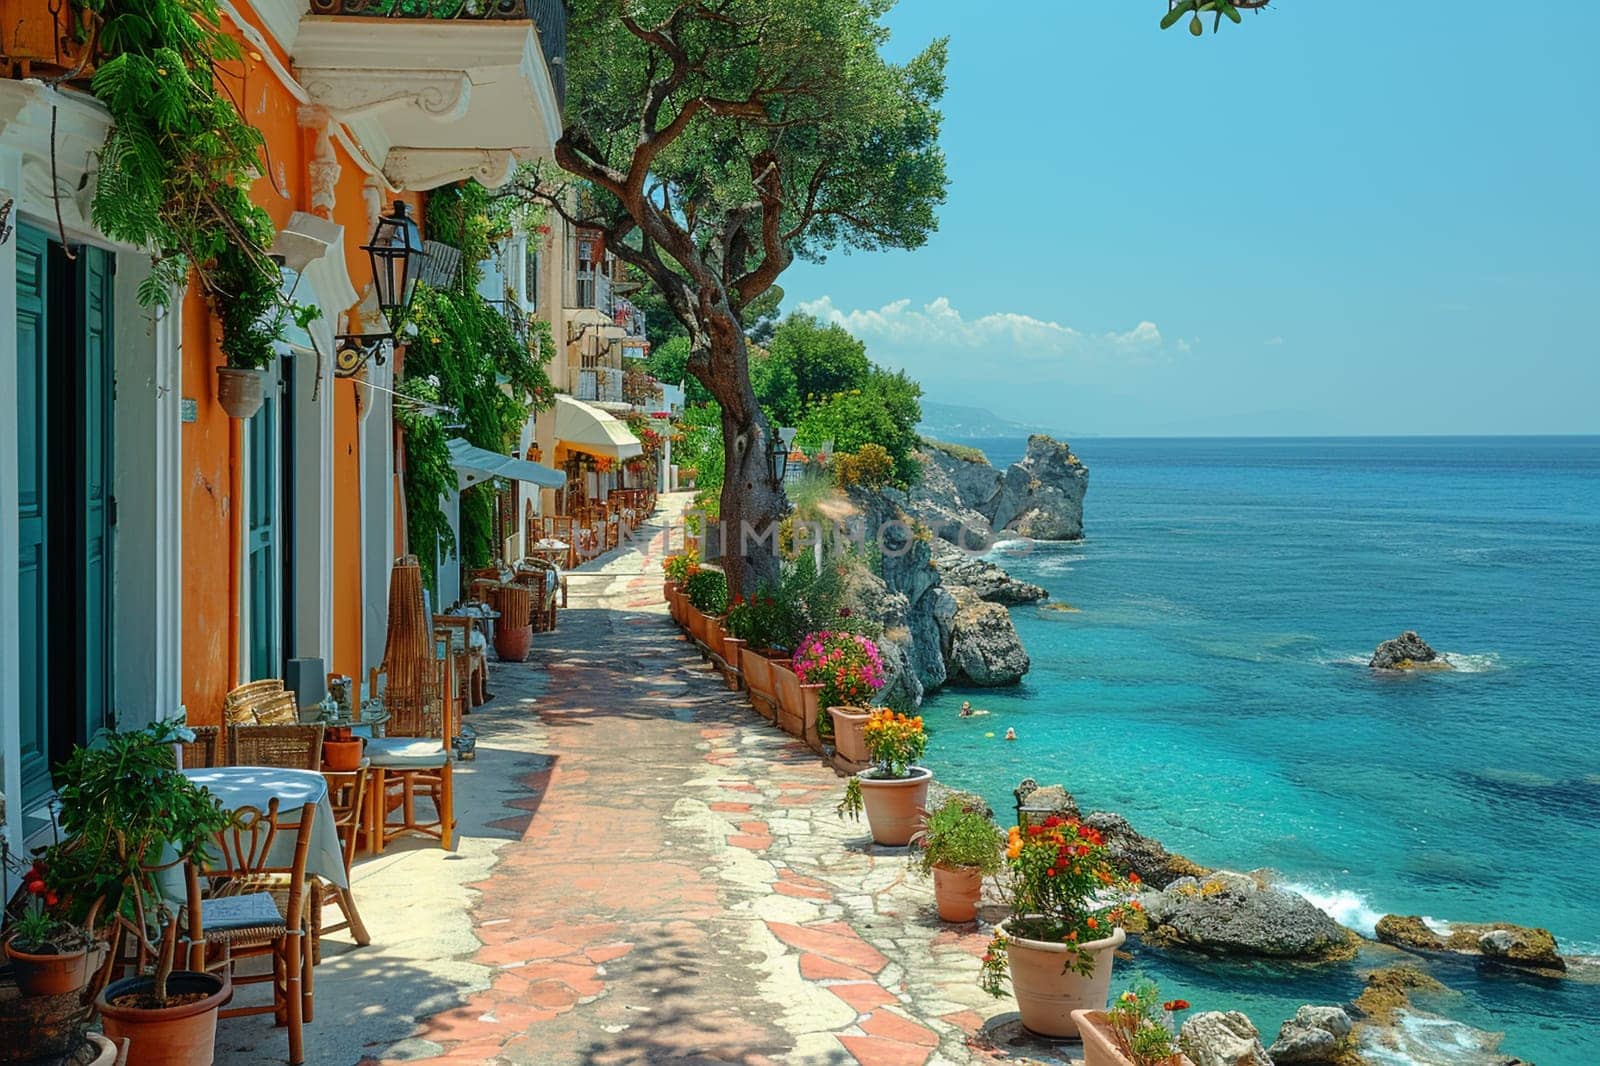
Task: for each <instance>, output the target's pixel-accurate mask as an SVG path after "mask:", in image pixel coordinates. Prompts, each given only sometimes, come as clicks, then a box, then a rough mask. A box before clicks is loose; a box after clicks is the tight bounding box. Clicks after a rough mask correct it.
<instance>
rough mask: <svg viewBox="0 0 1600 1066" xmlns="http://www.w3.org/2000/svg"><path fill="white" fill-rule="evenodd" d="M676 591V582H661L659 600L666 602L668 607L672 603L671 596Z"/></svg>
mask: <svg viewBox="0 0 1600 1066" xmlns="http://www.w3.org/2000/svg"><path fill="white" fill-rule="evenodd" d="M677 589H678V583H677V582H676V581H663V582H661V598H662V599H663V600H665V601H667V604H668V605H669V606H670V605H671V603H672V594H673V593H674V592H676V591H677Z"/></svg>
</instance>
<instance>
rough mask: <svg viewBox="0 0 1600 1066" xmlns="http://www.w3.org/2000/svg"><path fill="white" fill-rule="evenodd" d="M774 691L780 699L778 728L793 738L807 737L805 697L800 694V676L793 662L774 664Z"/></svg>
mask: <svg viewBox="0 0 1600 1066" xmlns="http://www.w3.org/2000/svg"><path fill="white" fill-rule="evenodd" d="M772 690H773V693H774V694H775V695H776V696H777V697H778V728H779V729H781V730H783V731H784V732H785V733H788V734H789V735H790V736H792V737H803V736H805V735H806V704H805V697H804V696H802V695H801V693H800V676H799V675H798V674H796V673H795V672H794V665H793V664H792V663H791V662H789V661H784V662H774V663H773V664H772Z"/></svg>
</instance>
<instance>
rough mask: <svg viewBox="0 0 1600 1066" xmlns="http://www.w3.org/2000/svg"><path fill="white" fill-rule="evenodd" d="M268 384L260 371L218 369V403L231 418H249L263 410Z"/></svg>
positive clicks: (224, 367)
mask: <svg viewBox="0 0 1600 1066" xmlns="http://www.w3.org/2000/svg"><path fill="white" fill-rule="evenodd" d="M265 396H266V382H265V379H264V378H263V377H262V373H261V371H259V370H245V369H241V368H239V367H236V366H219V367H217V403H219V404H220V405H222V409H223V410H224V411H226V412H228V417H229V418H249V417H250V416H251V415H253V414H255V413H256V412H257V411H259V410H261V404H262V401H263V400H264V399H265Z"/></svg>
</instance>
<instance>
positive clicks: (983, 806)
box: [928, 781, 994, 822]
mask: <svg viewBox="0 0 1600 1066" xmlns="http://www.w3.org/2000/svg"><path fill="white" fill-rule="evenodd" d="M953 799H954V800H960V801H961V806H962V807H964V808H965V809H967V810H969V811H974V812H976V813H978V814H981V815H983V816H984V817H985V818H987V819H989V820H990V821H991V822H992V821H994V808H993V807H991V806H989V803H988V801H987V800H985V799H984V798H983V797H982V796H980V795H978V794H977V793H976V792H963V791H961V790H960V789H955V788H951V787H950V786H948V785H942V784H940V783H939V782H938V781H932V782H930V783H929V784H928V810H930V811H936V810H938V809H939V808H940V807H943V806H944V805H945V804H946V803H949V802H950V801H951V800H953Z"/></svg>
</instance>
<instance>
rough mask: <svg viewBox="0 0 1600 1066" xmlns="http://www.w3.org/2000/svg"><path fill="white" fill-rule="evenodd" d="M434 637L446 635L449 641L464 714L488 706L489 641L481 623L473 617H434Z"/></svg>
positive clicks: (459, 700) (458, 700)
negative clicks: (480, 633) (480, 630)
mask: <svg viewBox="0 0 1600 1066" xmlns="http://www.w3.org/2000/svg"><path fill="white" fill-rule="evenodd" d="M433 626H434V631H435V634H438V633H440V632H443V633H445V634H446V635H447V637H448V639H449V641H450V654H451V655H452V656H453V657H454V658H455V677H456V686H457V691H456V701H457V703H458V704H459V705H460V706H461V708H462V709H463V710H467V709H470V708H472V707H477V706H480V705H481V704H483V703H485V702H487V699H488V697H487V696H486V695H485V693H486V692H487V691H488V688H489V685H488V680H487V676H488V670H489V655H488V646H489V643H488V641H487V640H485V639H483V638H482V637H480V638H479V639H478V640H477V641H474V640H473V639H472V638H473V634H475V633H477V632H478V620H477V619H476V618H474V617H472V616H471V615H457V614H436V615H434V616H433Z"/></svg>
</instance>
